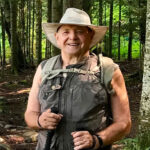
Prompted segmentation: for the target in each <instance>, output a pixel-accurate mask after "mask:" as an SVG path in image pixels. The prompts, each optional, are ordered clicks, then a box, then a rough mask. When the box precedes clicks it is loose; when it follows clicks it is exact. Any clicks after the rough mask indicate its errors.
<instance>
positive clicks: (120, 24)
mask: <svg viewBox="0 0 150 150" xmlns="http://www.w3.org/2000/svg"><path fill="white" fill-rule="evenodd" d="M118 28H119V35H118V60H120V36H121V0H119V27H118Z"/></svg>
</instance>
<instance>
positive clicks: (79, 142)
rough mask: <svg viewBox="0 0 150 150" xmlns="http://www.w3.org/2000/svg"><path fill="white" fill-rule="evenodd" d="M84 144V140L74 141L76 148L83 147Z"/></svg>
mask: <svg viewBox="0 0 150 150" xmlns="http://www.w3.org/2000/svg"><path fill="white" fill-rule="evenodd" d="M84 143H85V141H84V140H78V141H74V146H79V145H83V144H84Z"/></svg>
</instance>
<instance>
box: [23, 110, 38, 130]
mask: <svg viewBox="0 0 150 150" xmlns="http://www.w3.org/2000/svg"><path fill="white" fill-rule="evenodd" d="M39 114H40V113H39V112H34V111H31V112H25V115H24V117H25V121H26V123H27V125H28V126H29V127H30V128H34V129H40V127H39V125H38V123H37V120H38V116H39Z"/></svg>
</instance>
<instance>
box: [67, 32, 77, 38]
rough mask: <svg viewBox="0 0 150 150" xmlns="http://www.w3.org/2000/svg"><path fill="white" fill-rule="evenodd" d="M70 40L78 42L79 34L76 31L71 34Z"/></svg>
mask: <svg viewBox="0 0 150 150" xmlns="http://www.w3.org/2000/svg"><path fill="white" fill-rule="evenodd" d="M69 38H70V39H71V40H76V39H77V34H76V32H75V31H72V32H70V34H69Z"/></svg>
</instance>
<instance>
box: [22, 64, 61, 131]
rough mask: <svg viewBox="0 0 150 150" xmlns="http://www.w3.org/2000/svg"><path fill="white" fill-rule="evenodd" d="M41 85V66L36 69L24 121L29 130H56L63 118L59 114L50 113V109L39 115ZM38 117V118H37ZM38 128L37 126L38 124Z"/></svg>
mask: <svg viewBox="0 0 150 150" xmlns="http://www.w3.org/2000/svg"><path fill="white" fill-rule="evenodd" d="M40 84H41V66H40V65H39V67H38V68H37V71H36V73H35V76H34V79H33V84H32V88H31V91H30V94H29V98H28V105H27V109H26V112H25V115H24V116H25V121H26V123H27V125H28V126H29V127H31V128H35V129H39V128H44V129H50V130H53V129H56V127H57V125H58V123H59V122H60V120H61V118H62V117H63V116H62V115H61V114H55V113H52V112H51V110H50V109H48V110H46V111H44V112H43V113H42V114H40V113H41V112H40V107H41V106H40V103H39V100H38V93H39V87H40ZM39 115H40V116H39ZM38 122H39V124H40V126H39V124H38Z"/></svg>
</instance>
